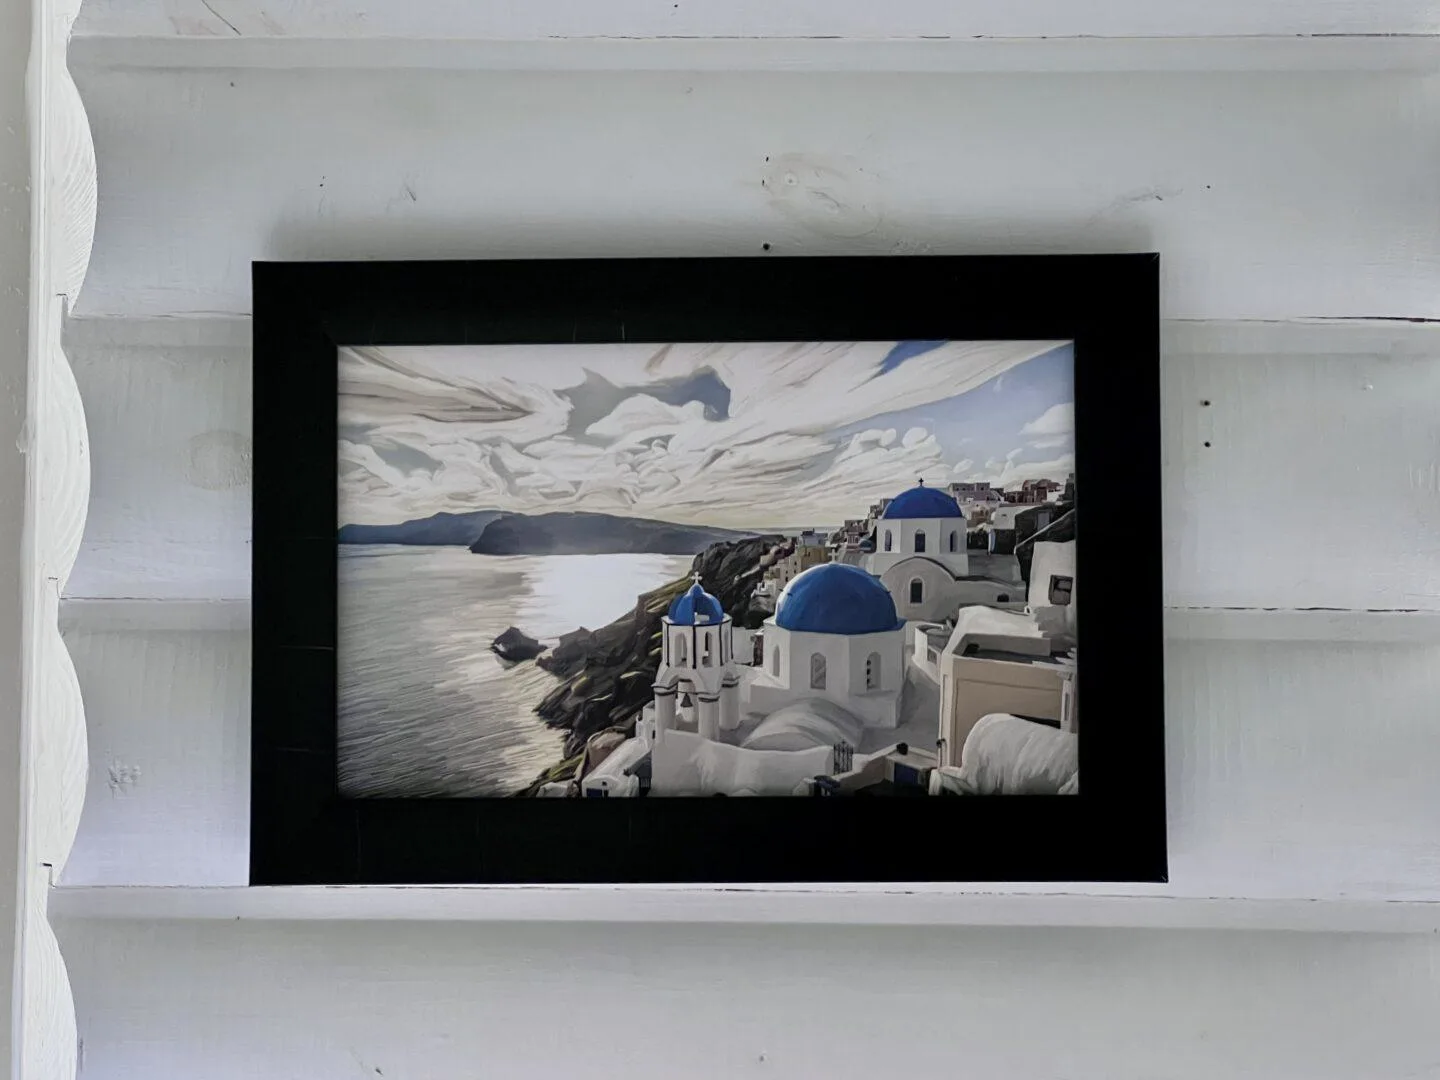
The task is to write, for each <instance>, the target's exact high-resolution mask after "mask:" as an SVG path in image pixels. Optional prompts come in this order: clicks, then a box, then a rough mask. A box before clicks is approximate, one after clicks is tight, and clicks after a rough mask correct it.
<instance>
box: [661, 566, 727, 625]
mask: <svg viewBox="0 0 1440 1080" xmlns="http://www.w3.org/2000/svg"><path fill="white" fill-rule="evenodd" d="M669 616H670V621H671V622H672V623H678V624H679V625H681V626H714V625H715V624H716V623H719V622H721V621H722V620H723V619H724V618H725V610H724V609H723V608H722V607H721V606H720V601H719V600H717V599H715V597H713V596H711V595H710V594H709V593H708V592H706V591H705V590H704V589H702V588H701V587H700V579H699V575H698V574H697V575H696V579H695V584H694V585H691V586H690V588H688V589H686V590H685V591H684V592H683V593H681V594H680V595H679V596H677V597H676V598H675V599H674V600H672V601H671V602H670V611H669Z"/></svg>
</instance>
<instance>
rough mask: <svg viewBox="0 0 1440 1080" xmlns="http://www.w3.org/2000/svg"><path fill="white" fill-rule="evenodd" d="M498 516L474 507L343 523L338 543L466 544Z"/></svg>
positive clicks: (492, 511)
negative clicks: (393, 521)
mask: <svg viewBox="0 0 1440 1080" xmlns="http://www.w3.org/2000/svg"><path fill="white" fill-rule="evenodd" d="M497 517H500V511H499V510H473V511H471V512H470V513H468V514H444V513H441V514H432V515H430V516H429V517H427V518H415V519H414V520H412V521H404V522H401V523H400V524H399V525H342V526H340V543H342V544H420V545H424V546H427V547H432V546H433V547H441V546H446V545H452V544H453V545H458V546H463V547H468V546H469V545H471V544H473V543H474V542H475V539H476V537H478V536H479V535H480V534H481V533H482V532H484V531H485V526H487V525H489V524H490V523H491V522H492V521H494V520H495V519H496V518H497Z"/></svg>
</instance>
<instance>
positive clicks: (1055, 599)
mask: <svg viewBox="0 0 1440 1080" xmlns="http://www.w3.org/2000/svg"><path fill="white" fill-rule="evenodd" d="M1074 588H1075V579H1074V578H1073V577H1060V576H1059V575H1056V574H1051V575H1050V603H1052V604H1068V603H1070V593H1071V591H1072V590H1073V589H1074Z"/></svg>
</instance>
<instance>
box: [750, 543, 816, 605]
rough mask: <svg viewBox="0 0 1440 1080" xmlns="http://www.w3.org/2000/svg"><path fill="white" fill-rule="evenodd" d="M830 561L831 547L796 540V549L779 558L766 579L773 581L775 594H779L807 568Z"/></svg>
mask: <svg viewBox="0 0 1440 1080" xmlns="http://www.w3.org/2000/svg"><path fill="white" fill-rule="evenodd" d="M829 561H830V549H829V548H828V547H826V546H825V545H824V544H819V543H816V544H802V543H800V542H799V541H796V543H795V550H794V551H792V552H791V553H790V554H789V555H786V556H785V557H784V558H781V559H777V560H776V561H775V565H774V566H772V567H770V570H769V572H768V573H766V575H765V579H766V580H767V581H769V582H770V583H771V586H772V588H773V589H774V595H776V596H779V595H780V593H781V591H782V590H783V589H784V588H785V586H786V585H789V584H790V582H791V581H793V580H794V579H795V578H797V577H799V576H800V575H801V574H803V573H804V572H805V571H806V570H809V569H810V568H811V567H812V566H820V565H821V564H822V563H827V562H829Z"/></svg>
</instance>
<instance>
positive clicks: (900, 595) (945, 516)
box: [866, 480, 1023, 622]
mask: <svg viewBox="0 0 1440 1080" xmlns="http://www.w3.org/2000/svg"><path fill="white" fill-rule="evenodd" d="M965 531H966V522H965V516H964V514H963V513H962V512H961V510H960V507H959V505H958V504H957V503H956V502H955V500H954V499H953V498H952V497H951V496H950V495H948V494H946V493H945V492H944V491H941V490H939V489H937V488H928V487H926V486H925V483H924V481H923V480H922V481H921V482H920V484H919V485H918V486H916V487H913V488H911V489H910V490H909V491H905V492H902V493H901V494H900V495H898V496H896V497H895V498H894V499H892V500H891V501H890V503H889V505H888V506H887V507H886V508H885V513H884V516H883V517H882V518H881V519H880V521H879V523H878V524H877V526H876V538H875V551H874V553H873V554H871V555H869V556H868V557H867V559H866V565H867V566H868V568H869V570H870V572H871V573H873V574H875V575H877V576H878V577H879V578H880V581H881V584H883V585H884V586H885V588H886V589H887V590H888V591H889V593H890V595H891V597H892V598H893V599H894V603H895V610H896V611H897V612H898V614H899V615H900V617H901V618H903V619H906V620H916V621H921V622H938V621H943V620H945V619H950V618H953V617H954V615H955V612H956V611H958V610H959V609H960V608H962V607H964V606H966V605H969V604H1013V603H1019V602H1021V601H1022V599H1023V597H1022V596H1021V589H1020V586H1018V585H1016V584H1014V583H1013V582H1004V581H996V580H993V579H991V578H985V577H971V576H970V573H969V571H970V559H969V556H968V555H967V554H966V551H965Z"/></svg>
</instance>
